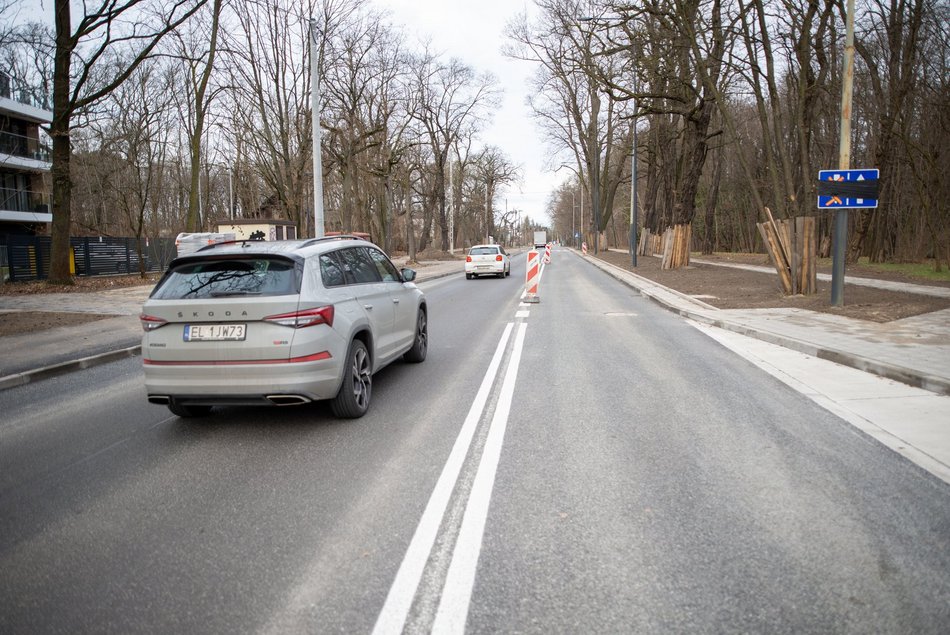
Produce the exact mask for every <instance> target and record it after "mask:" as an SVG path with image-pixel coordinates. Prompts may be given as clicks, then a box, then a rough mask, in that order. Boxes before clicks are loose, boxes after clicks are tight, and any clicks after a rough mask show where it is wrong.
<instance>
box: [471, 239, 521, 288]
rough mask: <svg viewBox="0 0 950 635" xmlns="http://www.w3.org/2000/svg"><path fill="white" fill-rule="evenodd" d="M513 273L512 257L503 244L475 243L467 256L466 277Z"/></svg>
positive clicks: (500, 276)
mask: <svg viewBox="0 0 950 635" xmlns="http://www.w3.org/2000/svg"><path fill="white" fill-rule="evenodd" d="M510 275H511V258H509V257H508V252H506V251H505V248H504V247H502V246H501V245H473V246H472V248H471V249H469V250H468V255H467V256H465V278H466V279H468V280H471V279H472V278H477V277H478V276H497V277H499V278H504V277H505V276H510Z"/></svg>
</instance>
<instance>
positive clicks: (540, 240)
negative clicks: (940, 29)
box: [534, 232, 548, 249]
mask: <svg viewBox="0 0 950 635" xmlns="http://www.w3.org/2000/svg"><path fill="white" fill-rule="evenodd" d="M547 244H548V233H547V232H534V247H535V249H544V246H545V245H547Z"/></svg>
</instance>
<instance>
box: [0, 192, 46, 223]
mask: <svg viewBox="0 0 950 635" xmlns="http://www.w3.org/2000/svg"><path fill="white" fill-rule="evenodd" d="M50 203H51V197H50V195H49V194H47V193H46V192H34V191H32V190H15V189H11V188H6V187H0V221H16V222H25V223H52V222H53V214H52V212H51V211H50V208H51V205H50Z"/></svg>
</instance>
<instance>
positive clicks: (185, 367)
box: [139, 236, 428, 418]
mask: <svg viewBox="0 0 950 635" xmlns="http://www.w3.org/2000/svg"><path fill="white" fill-rule="evenodd" d="M415 277H416V272H415V271H413V270H412V269H402V270H401V271H400V270H397V269H396V267H395V266H394V265H393V263H392V262H391V261H390V260H389V258H388V257H387V256H386V254H385V253H383V251H382V250H381V249H380V248H379V247H377V246H376V245H374V244H373V243H370V242H368V241H366V240H363V239H361V238H357V237H355V236H333V237H326V238H316V239H311V240H295V241H279V242H264V241H235V242H229V243H218V244H215V245H210V246H208V247H204V248H203V249H201V250H199V251H197V252H195V253H193V254H191V255H188V256H183V257H180V258H176V259H175V260H173V261H172V262H171V264H170V265H169V268H168V271H167V272H165V275H164V276H163V277H162V279H161V280H159V282H158V284H157V285H156V286H155V288H154V289H153V290H152V293H151V295H150V296H149V298H148V300H146V302H145V304H144V306H143V310H142V314H141V315H140V316H139V319H140V320H141V323H142V328H143V329H144V330H145V335H144V336H143V338H142V364H143V366H144V368H145V388H146V391H147V393H148V400H149V401H150V402H151V403H156V404H163V405H166V406H168V408H169V410H171V411H172V412H173V413H174V414H176V415H178V416H180V417H196V416H203V415H207V414H208V413H209V412H210V411H211V408H212V407H213V406H216V405H228V406H240V405H263V404H272V405H281V406H282V405H292V404H303V403H308V402H311V401H315V400H320V399H329V400H331V401H330V405H331V408H332V410H333V413H334V414H335V415H336V416H338V417H344V418H357V417H361V416H363V414H365V413H366V411H367V409H368V408H369V405H370V397H371V396H372V382H373V374H374V373H375V372H376V371H378V370H380V369H381V368H383V367H384V366H386V365H387V364H390V363H391V362H393V361H395V360H397V359H400V358H402V359H404V360H406V361H408V362H421V361H423V360H425V358H426V351H427V346H428V329H427V325H428V314H427V308H426V301H425V296H424V295H423V293H422V291H421V290H420V289H419V288H418V287H417V286H416V285H415V284H414V283H413V280H415Z"/></svg>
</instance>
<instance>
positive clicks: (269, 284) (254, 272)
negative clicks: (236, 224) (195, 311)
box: [151, 258, 301, 300]
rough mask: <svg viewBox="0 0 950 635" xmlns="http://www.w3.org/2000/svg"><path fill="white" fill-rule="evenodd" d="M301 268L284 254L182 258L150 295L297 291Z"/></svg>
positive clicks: (207, 295) (170, 297) (208, 295)
mask: <svg viewBox="0 0 950 635" xmlns="http://www.w3.org/2000/svg"><path fill="white" fill-rule="evenodd" d="M300 279H301V275H300V268H298V267H297V265H296V263H295V262H294V261H293V260H287V259H283V258H240V259H226V260H217V259H215V260H211V259H203V260H197V261H192V262H184V263H182V264H179V265H178V266H176V267H175V268H174V269H172V270H171V271H169V272H168V273H166V274H165V276H164V277H163V278H162V280H161V282H159V284H158V285H157V286H156V287H155V290H154V291H153V292H152V296H151V297H153V298H155V299H158V300H191V299H201V298H224V297H236V296H267V295H289V294H294V293H300Z"/></svg>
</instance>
